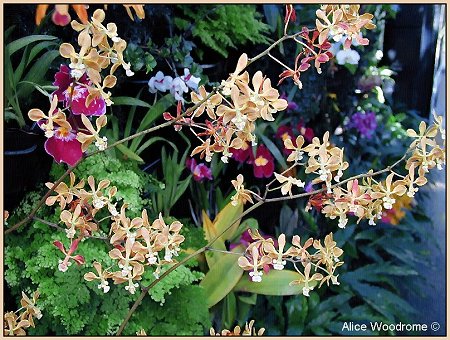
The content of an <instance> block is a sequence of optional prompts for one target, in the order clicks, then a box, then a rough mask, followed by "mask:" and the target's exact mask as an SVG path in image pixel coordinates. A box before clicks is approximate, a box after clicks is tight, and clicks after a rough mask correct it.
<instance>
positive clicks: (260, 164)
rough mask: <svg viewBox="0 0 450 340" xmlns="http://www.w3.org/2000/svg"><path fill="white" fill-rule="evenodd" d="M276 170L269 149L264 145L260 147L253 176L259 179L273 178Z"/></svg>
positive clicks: (257, 151) (254, 164)
mask: <svg viewBox="0 0 450 340" xmlns="http://www.w3.org/2000/svg"><path fill="white" fill-rule="evenodd" d="M274 170H275V162H274V158H273V156H272V154H271V153H270V151H269V149H267V148H266V147H265V146H264V145H260V146H258V149H257V150H256V156H255V160H254V162H253V174H254V175H255V177H257V178H263V177H266V178H268V177H271V176H272V175H273V171H274Z"/></svg>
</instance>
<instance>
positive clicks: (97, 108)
mask: <svg viewBox="0 0 450 340" xmlns="http://www.w3.org/2000/svg"><path fill="white" fill-rule="evenodd" d="M89 83H90V81H89V79H88V77H87V76H86V74H83V76H82V77H81V78H80V79H78V81H77V85H74V84H73V79H72V77H71V75H70V68H69V67H68V66H67V65H61V66H60V68H59V72H56V74H55V81H54V82H53V85H55V86H58V89H57V90H55V91H54V92H53V94H52V95H57V96H58V101H64V105H66V106H67V107H70V110H71V112H72V113H73V114H74V115H81V114H84V115H85V116H101V115H104V114H105V113H106V102H105V100H104V99H103V98H102V97H98V98H95V99H94V100H93V101H92V102H91V103H90V104H89V105H88V106H86V98H87V96H88V95H89V91H88V89H87V88H86V87H85V86H83V84H84V85H89Z"/></svg>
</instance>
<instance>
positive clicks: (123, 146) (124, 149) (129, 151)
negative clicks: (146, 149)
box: [116, 144, 144, 163]
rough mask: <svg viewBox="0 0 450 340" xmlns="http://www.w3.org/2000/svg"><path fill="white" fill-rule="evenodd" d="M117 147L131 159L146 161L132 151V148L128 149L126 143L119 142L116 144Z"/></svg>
mask: <svg viewBox="0 0 450 340" xmlns="http://www.w3.org/2000/svg"><path fill="white" fill-rule="evenodd" d="M116 148H117V149H119V151H120V152H122V153H123V154H124V155H125V156H127V157H128V158H129V159H132V160H135V161H138V162H140V163H144V160H143V159H142V158H141V157H139V156H138V155H137V154H135V153H134V152H133V151H131V150H130V149H128V148H127V147H126V146H125V145H123V144H118V145H116Z"/></svg>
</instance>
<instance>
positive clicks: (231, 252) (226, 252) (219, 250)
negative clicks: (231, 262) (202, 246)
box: [205, 247, 244, 256]
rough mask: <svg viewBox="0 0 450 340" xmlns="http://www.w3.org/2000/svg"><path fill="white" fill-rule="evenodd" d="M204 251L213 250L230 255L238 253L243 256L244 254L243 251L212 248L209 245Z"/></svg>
mask: <svg viewBox="0 0 450 340" xmlns="http://www.w3.org/2000/svg"><path fill="white" fill-rule="evenodd" d="M205 251H214V252H217V253H224V254H232V255H239V256H243V255H244V253H235V252H233V251H228V250H221V249H214V248H211V247H208V248H206V250H205Z"/></svg>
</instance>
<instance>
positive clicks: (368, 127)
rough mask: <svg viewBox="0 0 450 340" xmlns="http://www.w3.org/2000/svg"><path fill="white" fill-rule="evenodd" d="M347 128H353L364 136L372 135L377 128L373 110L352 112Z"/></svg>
mask: <svg viewBox="0 0 450 340" xmlns="http://www.w3.org/2000/svg"><path fill="white" fill-rule="evenodd" d="M347 127H348V128H355V129H356V130H358V132H359V133H360V134H361V136H363V137H365V138H370V137H372V134H373V132H374V131H375V129H376V128H377V118H376V116H375V112H373V111H369V112H365V113H364V112H356V113H354V114H353V115H352V116H351V118H350V121H349V123H348V124H347Z"/></svg>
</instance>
